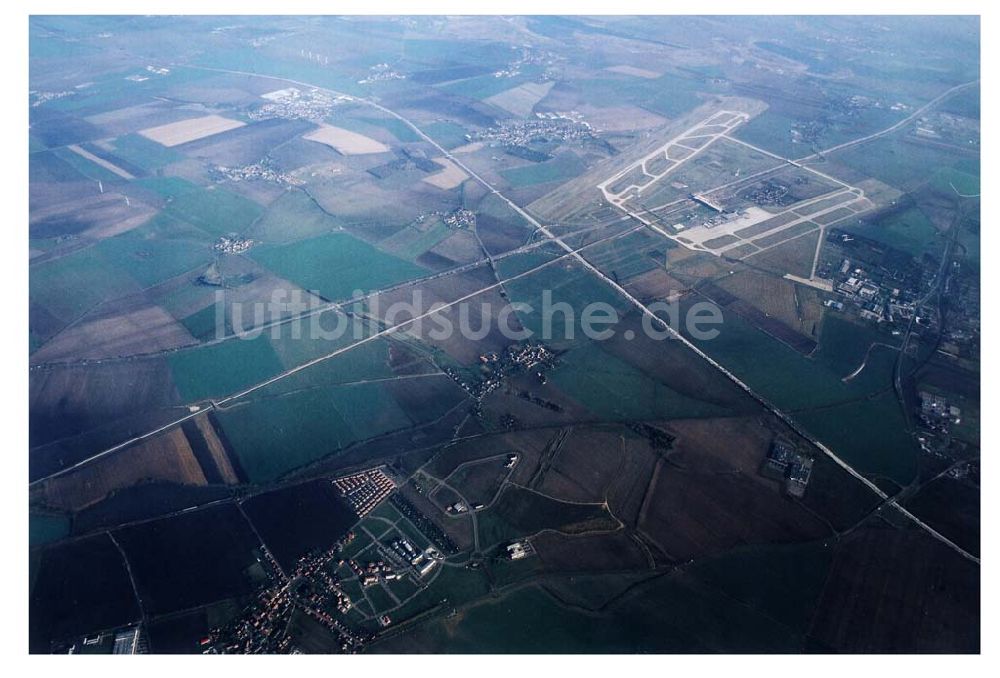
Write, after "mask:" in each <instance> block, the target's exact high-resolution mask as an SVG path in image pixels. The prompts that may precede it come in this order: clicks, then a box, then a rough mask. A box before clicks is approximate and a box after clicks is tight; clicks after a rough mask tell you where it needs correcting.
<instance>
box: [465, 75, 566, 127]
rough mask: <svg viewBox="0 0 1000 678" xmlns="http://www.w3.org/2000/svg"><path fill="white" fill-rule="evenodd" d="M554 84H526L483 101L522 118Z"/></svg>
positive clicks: (529, 112) (551, 82) (528, 113)
mask: <svg viewBox="0 0 1000 678" xmlns="http://www.w3.org/2000/svg"><path fill="white" fill-rule="evenodd" d="M555 84H556V83H555V82H553V81H549V82H545V83H539V82H526V83H524V84H523V85H518V86H517V87H512V88H511V89H509V90H506V91H504V92H500V94H494V95H493V96H491V97H489V98H487V99H483V101H485V102H486V103H488V104H490V105H491V106H496V107H497V108H502V109H503V110H505V111H508V112H509V113H513V114H514V115H517V116H520V117H522V118H523V117H525V116H527V115H530V114H531V110H532V109H533V108H534V107H535V104H537V103H538V102H539V101H541V100H542V99H544V98H545V96H546V95H547V94H548V93H549V90H550V89H552V88H553V87H554V86H555Z"/></svg>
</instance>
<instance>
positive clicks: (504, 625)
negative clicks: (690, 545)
mask: <svg viewBox="0 0 1000 678" xmlns="http://www.w3.org/2000/svg"><path fill="white" fill-rule="evenodd" d="M609 580H611V581H617V579H616V578H609ZM604 612H605V613H606V614H602V615H591V614H587V613H586V612H583V611H576V610H573V609H571V608H569V607H567V606H564V605H561V604H559V603H557V602H556V601H555V600H554V599H553V598H552V597H550V596H549V595H547V594H546V593H545V592H544V591H543V590H542V589H541V588H538V587H535V586H530V587H526V588H521V589H518V590H516V591H513V592H511V593H509V594H507V595H505V596H503V597H502V598H500V599H499V600H486V601H483V602H482V603H480V604H476V605H473V606H470V607H468V608H466V609H464V610H463V612H462V614H461V615H459V617H458V618H457V619H455V620H450V619H447V618H443V617H438V618H435V619H434V620H432V621H430V622H428V623H425V624H421V625H420V626H419V627H417V628H415V629H414V630H412V631H410V632H409V633H408V634H405V635H403V636H398V637H395V638H393V639H391V640H388V641H386V642H383V643H377V644H375V645H374V646H373V647H372V651H374V652H400V651H402V652H406V651H413V649H415V648H421V649H423V650H424V651H431V652H442V651H448V652H459V653H484V652H486V653H495V652H502V653H506V652H521V653H565V652H571V653H588V652H740V651H748V650H749V651H755V652H762V651H764V652H795V651H800V650H801V647H802V643H803V634H802V633H801V632H798V631H796V630H793V629H790V628H789V627H787V626H785V625H783V624H781V623H779V622H778V621H775V620H774V619H772V618H771V617H769V616H768V615H767V614H766V613H764V612H761V611H758V610H756V609H755V608H753V607H749V606H744V605H733V602H732V600H731V599H730V598H729V597H728V596H726V595H725V594H724V593H722V592H720V591H717V590H715V589H712V588H709V587H706V586H704V585H701V584H699V583H697V582H692V581H689V580H687V579H686V578H685V577H684V576H683V575H677V576H670V577H659V578H653V579H652V580H650V581H649V582H647V583H644V584H642V585H639V586H636V587H635V588H634V589H632V590H630V591H629V593H628V594H627V595H626V596H624V597H623V598H622V599H621V600H619V601H617V602H615V603H614V604H612V605H611V607H610V608H609V609H608V610H606V611H604Z"/></svg>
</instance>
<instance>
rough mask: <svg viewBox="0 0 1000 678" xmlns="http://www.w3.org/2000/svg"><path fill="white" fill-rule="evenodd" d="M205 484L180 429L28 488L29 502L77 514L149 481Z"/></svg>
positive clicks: (203, 475)
mask: <svg viewBox="0 0 1000 678" xmlns="http://www.w3.org/2000/svg"><path fill="white" fill-rule="evenodd" d="M154 480H155V481H163V482H170V483H177V484H180V485H207V484H208V481H207V480H206V479H205V473H204V472H203V471H202V470H201V466H199V465H198V460H197V459H196V458H195V456H194V452H193V451H192V450H191V445H190V444H189V443H188V440H187V438H186V437H185V435H184V431H183V430H182V429H180V428H174V429H171V430H170V431H167V432H165V433H163V434H162V435H158V436H155V437H153V438H150V439H148V440H146V441H144V442H143V443H141V444H139V445H136V446H135V447H130V448H127V449H124V450H121V451H119V452H117V453H115V454H110V455H107V456H105V457H103V458H101V459H98V460H96V461H94V462H92V463H90V464H88V465H87V466H84V467H82V468H80V469H78V470H75V471H71V472H69V473H67V474H65V475H62V476H58V477H56V478H52V479H50V480H47V481H45V483H43V484H42V485H41V486H40V487H38V489H34V488H33V489H32V496H31V500H32V502H33V503H35V502H39V503H42V504H44V505H45V506H46V507H48V508H53V509H58V510H63V511H79V510H81V509H84V508H86V507H87V506H91V505H93V504H96V503H97V502H99V501H101V500H102V499H104V498H105V497H107V496H108V495H109V494H111V493H112V492H114V491H116V490H122V489H125V488H128V487H132V486H134V485H138V484H140V483H144V482H150V481H154Z"/></svg>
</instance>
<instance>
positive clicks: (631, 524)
mask: <svg viewBox="0 0 1000 678" xmlns="http://www.w3.org/2000/svg"><path fill="white" fill-rule="evenodd" d="M28 37H29V52H28V56H29V65H28V66H29V67H28V72H29V80H30V88H29V92H28V94H29V100H28V104H29V105H28V114H29V128H28V129H27V130H26V132H27V134H28V155H29V158H28V168H29V173H28V174H29V190H28V206H29V215H28V224H27V240H28V248H27V255H28V262H29V263H28V269H29V289H28V307H29V318H28V347H29V349H28V365H27V368H28V380H29V384H28V393H27V397H28V406H29V418H28V433H29V436H28V438H29V449H28V459H29V464H28V466H29V473H28V482H29V489H28V512H29V520H28V526H29V543H28V551H29V574H30V579H29V593H28V598H29V612H30V617H29V619H28V620H22V625H23V626H25V627H26V628H27V629H28V635H29V650H30V651H31V652H32V653H60V654H65V653H68V652H70V651H71V650H72V652H73V653H77V652H80V653H88V654H89V653H110V652H111V651H112V646H114V645H115V640H114V639H115V637H116V634H118V633H119V632H121V631H122V630H124V629H127V628H138V629H139V631H140V636H139V637H140V638H141V639H142V642H141V643H140V644H138V645H136V649H144V650H145V649H148V650H149V651H150V652H152V653H190V654H203V653H207V654H213V653H219V654H225V653H249V652H262V653H293V652H298V653H321V654H326V653H337V652H350V653H362V654H363V653H409V652H413V653H428V652H431V653H499V654H509V653H517V652H522V653H574V654H575V653H579V654H584V653H683V654H692V653H746V654H760V653H830V654H834V653H880V654H898V653H901V652H912V653H921V654H922V653H953V654H955V653H977V652H979V650H980V649H981V638H980V613H981V610H980V601H979V596H980V579H981V573H980V557H981V552H982V551H983V550H984V549H983V548H982V543H981V542H982V535H983V523H982V520H981V515H980V502H981V499H982V497H983V496H984V490H988V489H989V488H988V487H986V488H984V487H983V486H982V478H981V468H980V466H981V464H980V446H981V441H982V435H981V430H980V429H981V423H982V421H984V420H988V414H989V413H988V411H987V410H984V409H983V408H982V403H981V392H980V390H981V382H982V379H981V376H980V373H979V371H980V364H981V355H982V348H983V347H982V339H981V318H980V312H981V306H982V303H983V299H987V300H988V295H987V297H984V295H983V294H982V290H981V284H980V270H981V268H982V266H983V260H982V256H983V252H982V250H981V246H980V235H981V231H982V225H981V216H980V192H981V191H982V188H983V187H982V182H981V180H980V145H981V135H982V130H981V121H980V116H981V107H980V93H979V78H980V70H981V64H980V57H979V51H980V42H981V36H980V30H979V19H978V18H977V17H949V16H943V15H942V16H935V17H920V16H883V17H875V18H874V19H873V18H872V17H854V16H849V15H838V16H831V17H826V16H808V17H805V16H800V17H795V16H790V17H782V16H771V17H754V16H739V17H725V16H712V17H701V16H695V15H685V16H676V17H655V16H650V17H629V16H610V15H608V16H579V17H571V16H554V15H539V16H530V17H525V16H502V17H501V16H486V15H474V16H442V17H435V16H414V17H394V16H372V17H361V16H343V17H341V16H315V17H299V16H275V15H270V16H268V15H261V16H246V17H239V20H238V21H237V20H229V19H227V20H226V21H220V20H219V19H218V18H217V17H216V18H213V17H201V16H169V17H168V16H139V15H136V16H128V17H103V16H82V15H78V16H48V15H39V16H34V17H31V18H30V21H29V22H28ZM22 148H23V147H22ZM21 252H22V256H23V254H24V250H21ZM585 323H586V324H588V325H589V326H590V327H589V329H590V330H591V331H590V332H586V331H585V329H584V325H585ZM665 327H666V328H668V330H665V329H664V328H665ZM601 330H606V331H604V332H602V331H601ZM595 331H596V334H595ZM987 385H988V384H987ZM22 397H23V394H22ZM15 550H16V549H15ZM119 649H120V648H119Z"/></svg>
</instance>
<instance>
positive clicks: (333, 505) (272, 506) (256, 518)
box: [243, 480, 357, 570]
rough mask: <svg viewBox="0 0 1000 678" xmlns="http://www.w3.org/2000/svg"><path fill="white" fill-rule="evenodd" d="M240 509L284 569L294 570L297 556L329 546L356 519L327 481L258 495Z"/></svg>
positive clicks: (345, 532) (340, 536)
mask: <svg viewBox="0 0 1000 678" xmlns="http://www.w3.org/2000/svg"><path fill="white" fill-rule="evenodd" d="M243 510H244V511H246V514H247V517H249V518H250V520H251V521H252V522H253V525H254V527H255V528H257V532H258V534H260V536H261V539H263V540H264V543H265V544H266V545H267V547H268V549H270V551H271V553H272V554H274V557H275V558H276V559H277V560H278V562H279V563H280V564H281V566H282V567H284V568H286V569H287V570H294V569H295V561H297V560H298V559H299V558H300V557H301V556H304V555H306V554H308V553H310V552H312V551H322V550H325V549H327V548H329V547H330V546H332V545H333V543H334V542H335V541H337V540H338V539H340V538H342V537H343V536H344V535H345V534H347V531H348V530H349V529H350V527H351V525H353V524H354V523H355V521H356V520H357V517H356V516H355V515H354V512H353V511H351V509H350V507H349V506H347V504H345V503H344V502H343V501H342V500H341V499H340V497H339V496H338V493H337V490H336V488H334V486H333V483H332V482H330V481H328V480H316V481H313V482H311V483H304V484H302V485H292V486H290V487H285V488H282V489H280V490H275V491H274V492H267V493H265V494H258V495H256V496H254V497H251V498H250V499H248V500H247V501H246V502H244V503H243Z"/></svg>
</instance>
